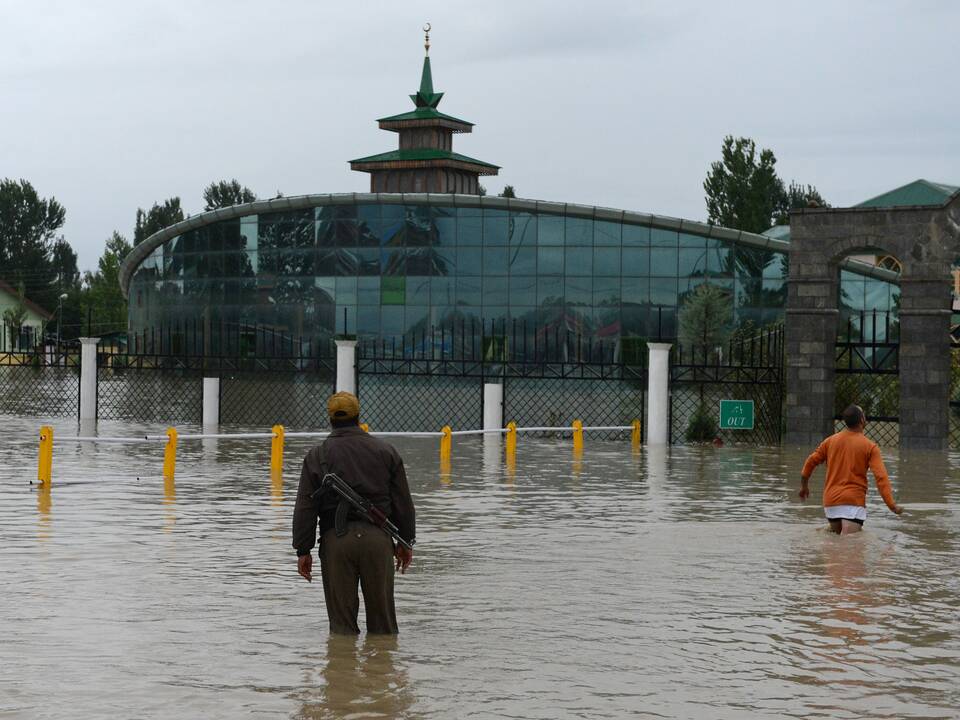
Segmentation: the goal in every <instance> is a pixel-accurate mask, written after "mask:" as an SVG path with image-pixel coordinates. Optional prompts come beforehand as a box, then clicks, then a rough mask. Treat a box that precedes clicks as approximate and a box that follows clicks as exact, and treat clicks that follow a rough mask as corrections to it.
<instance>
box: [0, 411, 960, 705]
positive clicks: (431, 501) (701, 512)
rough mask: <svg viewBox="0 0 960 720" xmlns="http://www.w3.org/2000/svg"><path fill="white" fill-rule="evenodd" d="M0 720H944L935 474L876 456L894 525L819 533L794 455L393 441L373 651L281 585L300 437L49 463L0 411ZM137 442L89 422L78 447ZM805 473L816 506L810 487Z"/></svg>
mask: <svg viewBox="0 0 960 720" xmlns="http://www.w3.org/2000/svg"><path fill="white" fill-rule="evenodd" d="M0 420H2V421H3V422H4V425H5V427H6V430H5V433H4V438H3V440H0V588H2V590H0V718H21V717H22V718H63V717H71V718H100V717H118V718H120V717H123V718H134V717H136V718H189V717H204V718H220V717H222V718H234V717H241V716H242V717H294V718H336V717H349V718H367V717H411V718H416V717H437V718H462V717H477V718H486V717H490V718H495V717H511V718H521V717H522V718H565V717H575V718H577V717H582V718H620V717H651V718H657V717H665V718H752V717H757V718H762V717H798V718H801V717H802V718H811V717H824V718H827V717H829V718H861V717H871V718H955V717H958V716H960V530H958V520H960V456H957V455H953V454H949V455H948V454H915V455H906V454H901V455H899V456H898V455H897V453H895V452H891V451H887V456H888V459H887V462H888V467H889V469H890V471H891V475H892V477H893V482H894V487H895V492H896V494H897V495H898V498H899V500H900V501H901V502H902V503H903V504H904V505H905V507H906V509H907V510H906V513H905V514H904V516H903V517H902V518H897V517H895V516H893V515H891V514H890V513H889V512H887V511H886V509H885V508H884V506H883V505H882V503H881V502H880V500H879V497H878V496H877V493H876V491H875V489H873V488H871V494H870V499H869V503H868V520H867V524H866V531H865V532H863V533H861V534H860V535H858V536H853V537H849V538H846V537H845V538H839V537H836V536H833V535H830V534H828V533H826V532H824V531H823V526H824V522H823V520H822V511H821V509H820V508H819V507H818V504H817V503H816V502H813V501H807V502H806V503H803V502H800V501H799V500H798V499H797V498H796V496H795V493H796V489H797V487H796V486H797V485H798V470H799V467H800V463H801V461H802V458H803V453H802V451H801V450H800V449H796V450H790V449H744V448H736V447H729V446H728V447H726V448H721V449H716V448H712V447H707V448H672V449H668V450H667V449H661V450H653V449H643V450H642V451H640V452H639V453H634V452H632V451H631V448H630V446H629V442H613V441H605V442H591V441H590V439H589V438H588V440H587V445H586V450H585V453H584V455H583V457H582V458H581V459H579V460H578V459H575V458H573V457H572V454H571V450H570V445H569V438H568V439H566V440H554V439H550V438H539V439H532V438H523V437H521V439H520V443H519V452H518V457H517V463H516V468H515V471H514V472H513V473H511V472H510V471H509V470H508V469H507V468H506V467H505V466H504V463H503V462H502V460H501V452H500V449H499V448H498V447H497V446H495V445H493V446H492V445H490V444H488V445H486V446H485V445H484V444H483V442H482V441H480V440H479V439H455V443H454V460H453V463H452V467H451V470H450V472H449V473H445V472H441V468H440V466H439V462H438V457H437V443H436V442H435V441H433V440H429V439H428V440H424V439H398V440H395V441H394V442H395V444H396V445H397V447H398V448H399V449H400V451H401V452H402V454H403V456H404V458H405V460H406V463H407V467H408V470H409V475H410V479H411V485H412V489H413V492H414V495H415V500H416V503H417V508H418V526H419V532H418V544H417V552H416V557H415V560H414V566H413V568H412V570H411V571H410V572H409V573H408V574H407V575H406V576H404V577H402V578H399V579H398V582H397V605H398V612H399V617H400V623H401V634H400V636H399V637H398V638H396V639H390V638H377V637H367V636H365V635H362V636H361V637H360V638H357V639H353V638H346V639H344V638H331V637H329V636H328V633H327V629H326V618H325V613H324V607H323V593H322V588H321V586H320V583H319V582H315V583H313V584H307V583H305V582H304V581H302V580H301V579H300V578H298V577H297V575H296V572H295V558H294V555H293V553H292V551H291V549H290V547H289V545H290V533H289V526H290V515H291V510H292V500H293V495H294V492H295V489H296V480H297V476H298V471H299V459H300V457H302V455H303V453H304V452H305V451H306V449H307V448H308V447H309V442H308V441H299V440H297V441H295V440H290V441H288V444H287V453H286V463H285V477H284V482H283V484H282V485H279V484H275V483H271V481H270V479H269V475H268V457H269V442H268V441H225V440H219V441H203V442H199V441H198V442H183V443H181V448H180V452H179V455H178V466H177V477H176V482H175V484H173V485H171V484H170V483H166V484H165V483H164V482H163V480H162V479H161V478H160V474H161V463H162V446H161V445H160V444H156V445H153V446H149V447H145V446H104V445H101V446H97V447H96V448H94V447H93V446H90V445H83V446H80V445H76V444H70V443H68V442H65V441H64V440H63V438H64V437H65V436H68V435H71V434H73V435H75V434H76V433H77V428H76V427H75V426H74V425H73V424H70V423H61V424H58V425H56V438H57V439H56V441H55V452H54V485H53V488H52V490H51V492H50V493H49V494H47V493H43V492H39V491H38V490H37V489H36V488H35V487H32V486H31V485H30V484H29V481H30V479H31V478H33V477H35V475H36V439H35V437H36V431H37V428H38V427H39V424H40V423H39V421H37V420H32V419H29V418H11V417H3V418H0ZM147 430H149V431H151V432H155V431H157V430H159V428H153V427H151V428H146V427H143V426H131V425H121V424H119V423H101V424H100V427H99V432H100V433H101V434H104V435H116V434H123V435H132V434H136V433H138V432H141V433H142V432H144V431H147ZM822 478H823V476H822V470H821V471H819V472H818V475H817V476H816V477H815V480H814V483H813V488H814V490H815V491H817V490H819V489H820V487H821V486H822Z"/></svg>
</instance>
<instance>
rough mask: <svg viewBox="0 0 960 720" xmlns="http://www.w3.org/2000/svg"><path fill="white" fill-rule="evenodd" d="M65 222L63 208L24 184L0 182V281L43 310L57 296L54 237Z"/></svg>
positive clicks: (14, 181)
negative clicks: (15, 289) (20, 290)
mask: <svg viewBox="0 0 960 720" xmlns="http://www.w3.org/2000/svg"><path fill="white" fill-rule="evenodd" d="M65 219H66V211H65V210H64V209H63V206H62V205H60V203H58V202H57V201H56V199H54V198H52V197H51V198H49V199H45V198H41V197H40V196H39V195H38V194H37V191H36V190H35V189H34V187H33V185H31V184H30V183H29V182H27V181H26V180H19V181H17V180H11V179H9V178H7V179H4V180H0V277H2V278H3V279H4V280H6V281H7V282H8V283H9V284H11V285H13V286H14V287H20V286H21V285H22V286H23V288H24V293H25V297H27V298H29V299H31V300H33V301H34V302H35V303H37V304H39V305H41V306H43V307H45V308H47V309H50V307H51V305H53V304H55V302H56V297H57V295H58V292H57V288H56V286H55V283H56V280H57V269H56V267H55V265H54V258H53V252H54V246H55V245H56V242H55V240H54V236H55V234H56V232H57V230H59V229H60V228H61V227H63V223H64V221H65Z"/></svg>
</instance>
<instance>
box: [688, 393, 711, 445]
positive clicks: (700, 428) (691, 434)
mask: <svg viewBox="0 0 960 720" xmlns="http://www.w3.org/2000/svg"><path fill="white" fill-rule="evenodd" d="M685 436H686V438H687V442H710V441H711V440H713V439H714V438H715V437H716V436H717V421H716V420H714V419H713V416H712V415H711V414H710V413H709V412H708V411H707V406H706V404H704V403H700V405H699V406H698V407H697V411H696V412H695V413H694V414H693V417H691V418H690V423H689V424H688V425H687V432H686V435H685Z"/></svg>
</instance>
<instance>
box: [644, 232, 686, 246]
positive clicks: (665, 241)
mask: <svg viewBox="0 0 960 720" xmlns="http://www.w3.org/2000/svg"><path fill="white" fill-rule="evenodd" d="M679 240H680V238H679V234H678V233H677V231H676V230H662V229H661V228H653V229H651V231H650V244H651V245H657V246H659V247H677V245H678V244H679Z"/></svg>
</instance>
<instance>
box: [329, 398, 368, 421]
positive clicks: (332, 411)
mask: <svg viewBox="0 0 960 720" xmlns="http://www.w3.org/2000/svg"><path fill="white" fill-rule="evenodd" d="M327 414H328V415H329V416H330V419H331V420H350V419H351V418H355V417H359V416H360V401H359V400H357V396H356V395H354V394H353V393H348V392H338V393H336V394H335V395H331V396H330V398H329V399H328V400H327Z"/></svg>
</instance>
